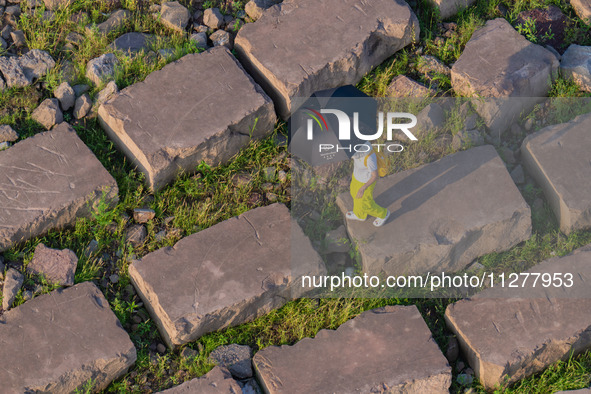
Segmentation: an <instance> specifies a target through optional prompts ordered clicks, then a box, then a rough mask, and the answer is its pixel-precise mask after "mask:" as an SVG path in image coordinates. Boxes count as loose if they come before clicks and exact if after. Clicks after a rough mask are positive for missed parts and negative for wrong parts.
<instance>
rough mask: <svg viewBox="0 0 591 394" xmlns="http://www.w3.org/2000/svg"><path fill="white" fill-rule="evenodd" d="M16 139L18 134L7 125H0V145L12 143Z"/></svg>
mask: <svg viewBox="0 0 591 394" xmlns="http://www.w3.org/2000/svg"><path fill="white" fill-rule="evenodd" d="M17 139H18V134H17V133H16V131H14V130H13V128H12V127H10V126H9V125H7V124H4V125H0V143H2V142H14V141H16V140H17Z"/></svg>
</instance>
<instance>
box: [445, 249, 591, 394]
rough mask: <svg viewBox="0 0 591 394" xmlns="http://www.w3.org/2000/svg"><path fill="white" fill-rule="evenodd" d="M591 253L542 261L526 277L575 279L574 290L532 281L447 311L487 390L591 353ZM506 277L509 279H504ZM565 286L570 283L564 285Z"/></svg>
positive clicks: (497, 289) (481, 295) (494, 290)
mask: <svg viewBox="0 0 591 394" xmlns="http://www.w3.org/2000/svg"><path fill="white" fill-rule="evenodd" d="M590 262H591V248H590V247H589V246H587V247H586V248H582V249H579V250H577V251H575V252H574V253H573V254H572V255H569V256H566V257H562V258H559V257H556V258H553V259H550V260H547V261H544V262H542V263H540V264H538V265H536V266H534V267H533V268H531V269H530V270H529V271H527V272H528V273H541V274H546V275H549V276H550V277H551V278H552V279H551V280H552V281H553V282H556V283H558V279H556V277H555V274H560V278H561V280H563V278H564V274H565V273H570V274H572V275H573V286H572V287H571V288H564V287H560V288H554V287H544V285H543V283H544V282H543V279H542V278H540V279H539V280H538V282H537V284H536V287H532V285H533V282H534V277H533V276H532V277H530V278H529V280H528V281H527V282H526V286H524V287H523V280H524V276H521V277H520V279H519V280H518V281H517V282H515V283H513V284H514V285H518V286H519V287H512V288H509V287H508V285H509V281H508V280H507V281H506V282H505V287H504V288H502V287H500V286H499V284H500V282H499V280H498V278H497V282H496V286H495V287H493V288H492V289H487V290H485V291H483V292H481V293H479V294H478V295H476V296H474V297H473V298H471V299H465V300H462V301H458V302H456V303H455V304H452V305H450V306H448V308H447V310H446V312H445V319H446V322H447V324H448V326H449V328H450V329H451V330H452V331H453V332H455V333H456V334H457V336H458V339H459V342H460V346H461V349H462V351H463V352H464V354H465V355H466V357H467V359H468V361H469V363H470V366H471V367H472V369H474V371H475V373H476V376H477V377H478V378H479V379H480V382H481V383H482V384H483V385H485V386H486V387H488V388H492V387H494V386H496V385H504V384H511V383H513V382H516V381H518V380H520V379H523V378H524V377H527V376H529V375H532V374H534V373H536V372H539V371H542V370H543V369H545V368H546V367H548V366H550V365H551V364H553V363H555V362H556V361H558V360H561V359H562V360H565V359H568V358H569V357H570V355H571V352H573V353H574V354H575V355H576V354H578V353H580V352H583V351H585V350H586V349H589V348H591V315H590V314H589V313H583V311H588V310H590V309H591V287H590V286H589V281H590V280H591V264H589V263H590ZM506 278H508V276H506ZM565 283H566V282H565Z"/></svg>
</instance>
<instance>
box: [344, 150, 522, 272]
mask: <svg viewBox="0 0 591 394" xmlns="http://www.w3.org/2000/svg"><path fill="white" fill-rule="evenodd" d="M374 197H375V200H376V202H377V203H378V204H379V205H381V206H383V207H387V208H388V209H389V210H390V212H392V214H391V215H390V218H389V219H388V221H387V222H386V224H384V225H383V226H382V227H379V228H376V227H375V226H373V224H372V221H373V219H372V220H366V221H365V222H357V221H350V220H347V223H346V225H347V231H348V233H349V235H350V237H351V239H352V240H353V242H355V243H356V244H357V247H358V250H359V252H360V253H361V258H362V263H363V269H364V271H365V272H367V273H379V272H385V273H387V274H389V275H401V274H416V273H427V272H428V271H431V272H433V271H438V272H441V271H446V272H447V271H458V270H461V269H463V268H464V267H465V266H466V265H467V264H469V263H470V262H471V261H472V260H473V259H475V258H476V257H478V256H482V255H484V254H487V253H491V252H499V251H502V250H506V249H509V248H511V247H512V246H514V245H516V244H518V243H519V242H522V241H525V240H526V239H528V238H529V237H530V235H531V214H530V209H529V206H528V205H527V203H526V202H525V200H524V199H523V197H522V196H521V194H520V193H519V190H518V189H517V187H516V186H515V184H514V183H513V180H512V179H511V176H510V175H509V173H508V172H507V169H506V168H505V165H504V164H503V161H502V160H501V158H500V157H499V156H498V154H497V152H496V151H495V149H494V148H493V147H492V146H490V145H487V146H481V147H477V148H473V149H470V150H467V151H464V152H459V153H456V154H454V155H450V156H447V157H444V158H443V159H441V160H438V161H436V162H433V163H430V164H426V165H424V166H421V167H418V168H415V169H412V170H407V171H403V172H399V173H396V174H393V175H390V176H387V177H385V178H381V179H379V180H378V182H377V185H376V188H375V190H374ZM337 204H338V206H339V208H340V209H341V211H342V212H343V213H345V212H347V211H350V210H352V208H353V200H352V198H351V196H350V194H349V193H348V192H347V193H343V194H341V195H339V196H338V197H337Z"/></svg>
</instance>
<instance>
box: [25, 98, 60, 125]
mask: <svg viewBox="0 0 591 394" xmlns="http://www.w3.org/2000/svg"><path fill="white" fill-rule="evenodd" d="M31 118H33V120H35V121H36V122H39V123H40V124H42V125H43V127H45V128H46V129H47V130H49V129H51V128H52V127H53V126H55V125H56V124H60V123H62V122H63V121H64V115H63V113H62V110H61V109H60V104H59V101H58V99H55V98H54V99H45V100H43V102H42V103H41V104H40V105H39V106H38V107H37V108H36V109H35V110H34V111H33V113H32V114H31Z"/></svg>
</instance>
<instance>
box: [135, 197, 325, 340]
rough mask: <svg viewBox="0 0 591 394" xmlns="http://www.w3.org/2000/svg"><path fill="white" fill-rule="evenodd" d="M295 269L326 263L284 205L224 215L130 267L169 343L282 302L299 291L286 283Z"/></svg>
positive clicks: (311, 270) (307, 270)
mask: <svg viewBox="0 0 591 394" xmlns="http://www.w3.org/2000/svg"><path fill="white" fill-rule="evenodd" d="M292 228H293V231H292ZM292 239H293V241H292ZM296 244H297V245H298V248H297V249H296V250H298V252H299V253H298V256H297V257H298V259H299V260H298V261H299V262H300V263H298V264H297V265H296V262H295V261H294V263H293V264H294V265H293V267H294V269H295V270H294V271H292V256H291V250H292V247H295V246H294V245H296ZM300 271H301V275H304V274H320V273H323V272H324V265H323V263H322V261H321V260H320V257H319V256H318V254H317V253H316V252H315V251H314V250H313V249H312V245H311V243H310V241H309V240H308V239H307V238H306V237H305V236H304V234H303V232H302V231H301V229H300V228H299V227H298V226H297V224H293V227H292V223H291V217H290V213H289V210H288V209H287V207H285V206H284V205H282V204H273V205H270V206H267V207H262V208H257V209H254V210H252V211H248V212H246V213H244V214H242V215H240V216H237V217H234V218H232V219H229V220H226V221H224V222H222V223H219V224H217V225H215V226H213V227H210V228H209V229H206V230H203V231H200V232H198V233H196V234H193V235H191V236H189V237H187V238H185V239H183V240H181V241H179V242H178V243H177V244H176V245H175V246H174V247H167V248H163V249H159V250H157V251H155V252H153V253H150V254H148V255H146V256H145V257H144V258H142V260H141V261H136V262H134V263H133V264H131V266H130V267H129V273H130V276H131V280H132V282H133V284H134V286H135V287H136V289H137V290H138V293H139V294H140V296H141V297H142V299H143V300H144V302H145V304H146V306H147V307H148V309H149V311H150V313H151V315H152V317H153V318H154V320H155V321H156V323H157V324H158V327H159V329H160V332H161V334H162V337H163V338H164V339H165V340H166V342H167V344H168V345H169V346H171V347H173V346H177V345H182V344H184V343H187V342H191V341H194V340H195V339H197V338H199V337H200V336H202V335H204V334H206V333H208V332H212V331H216V330H219V329H222V328H225V327H229V326H233V325H238V324H242V323H244V322H247V321H249V320H252V319H254V318H256V317H258V316H261V315H263V314H265V313H267V312H269V311H270V310H272V309H275V308H279V307H281V306H282V305H283V304H284V303H285V302H287V301H288V300H290V299H291V298H292V296H297V295H298V294H294V293H293V292H292V287H295V286H297V285H298V284H299V283H296V282H297V279H298V278H299V276H300V274H299V272H300ZM298 289H299V287H298V288H296V289H294V292H297V290H298Z"/></svg>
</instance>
